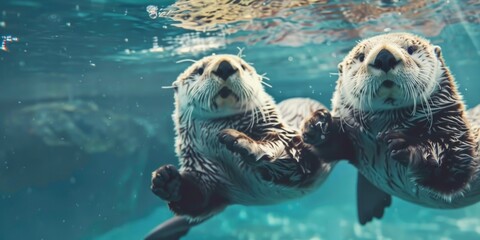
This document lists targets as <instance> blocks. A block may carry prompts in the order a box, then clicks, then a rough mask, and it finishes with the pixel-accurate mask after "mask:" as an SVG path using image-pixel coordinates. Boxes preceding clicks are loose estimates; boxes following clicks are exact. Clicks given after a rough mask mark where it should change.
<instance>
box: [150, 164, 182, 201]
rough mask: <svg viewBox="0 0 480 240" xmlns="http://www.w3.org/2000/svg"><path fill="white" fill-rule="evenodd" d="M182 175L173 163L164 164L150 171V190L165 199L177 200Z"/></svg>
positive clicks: (178, 198) (179, 197)
mask: <svg viewBox="0 0 480 240" xmlns="http://www.w3.org/2000/svg"><path fill="white" fill-rule="evenodd" d="M181 180H182V177H181V175H180V173H179V172H178V170H177V168H175V167H174V166H173V165H164V166H161V167H160V168H158V169H157V170H155V171H154V172H153V173H152V185H151V189H152V192H153V193H154V194H155V195H157V196H158V197H160V198H161V199H163V200H165V201H179V200H180V199H181V196H180V185H181V182H182V181H181Z"/></svg>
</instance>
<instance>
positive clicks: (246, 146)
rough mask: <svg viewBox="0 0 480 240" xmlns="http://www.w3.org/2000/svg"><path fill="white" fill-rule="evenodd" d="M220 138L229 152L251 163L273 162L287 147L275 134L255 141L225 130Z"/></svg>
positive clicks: (241, 134)
mask: <svg viewBox="0 0 480 240" xmlns="http://www.w3.org/2000/svg"><path fill="white" fill-rule="evenodd" d="M218 137H219V141H220V142H221V143H223V144H225V146H226V147H227V149H228V150H230V151H232V152H234V153H238V154H240V156H242V158H243V159H244V160H246V161H247V162H249V163H257V162H259V161H273V160H275V159H277V158H278V157H280V156H281V155H282V154H283V153H284V151H285V147H286V146H285V143H284V142H283V141H282V140H281V139H280V138H279V137H278V136H277V135H276V134H275V133H271V134H268V136H266V137H265V138H264V140H263V141H255V140H253V139H252V138H250V137H249V136H247V135H246V134H244V133H242V132H239V131H237V130H235V129H225V130H223V131H221V132H220V134H219V136H218Z"/></svg>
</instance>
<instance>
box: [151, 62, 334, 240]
mask: <svg viewBox="0 0 480 240" xmlns="http://www.w3.org/2000/svg"><path fill="white" fill-rule="evenodd" d="M262 80H263V79H262V76H260V75H259V74H257V73H256V70H255V69H254V68H253V67H252V66H251V65H250V64H247V63H246V62H245V61H244V60H243V59H242V58H240V57H238V56H235V55H213V56H208V57H205V58H203V59H201V60H199V61H196V62H195V63H194V64H192V65H191V66H190V67H188V68H187V69H186V70H185V71H184V72H183V73H182V74H181V75H180V76H179V77H178V78H177V80H176V81H175V82H174V83H173V88H174V89H175V112H174V114H173V120H174V122H175V130H176V135H177V137H176V152H177V155H178V157H179V159H180V169H179V170H177V168H176V167H174V166H172V165H165V166H161V167H160V168H159V169H157V170H156V171H154V172H153V173H152V186H151V188H152V191H153V192H154V193H155V194H156V195H157V196H158V197H160V198H161V199H163V200H165V201H167V202H168V206H169V207H170V209H171V210H172V211H173V212H174V213H175V214H176V215H177V216H176V217H174V218H173V219H171V220H169V221H168V222H166V223H164V224H163V225H160V226H159V227H158V228H156V229H155V230H154V231H152V233H150V234H149V236H148V237H147V239H178V238H179V237H181V236H183V235H184V234H186V233H187V232H188V229H189V228H190V227H192V226H194V225H196V224H198V223H200V222H202V221H204V220H206V219H208V218H209V217H211V216H213V215H215V214H217V213H219V212H220V211H222V210H223V209H224V208H225V207H226V206H228V205H231V204H242V205H264V204H274V203H278V202H281V201H285V200H288V199H293V198H297V197H300V196H303V195H305V194H307V193H309V192H311V191H313V190H314V189H316V188H317V187H318V186H319V185H320V184H321V183H322V182H323V181H324V180H325V179H326V177H327V176H328V175H329V173H330V171H331V170H332V168H333V166H334V165H335V162H334V161H329V160H328V159H326V158H322V157H320V155H319V154H318V152H317V151H316V150H314V148H312V147H311V146H309V145H306V144H304V143H303V141H302V138H301V135H300V128H301V127H302V125H303V122H302V121H303V120H304V119H305V118H307V117H308V116H310V115H311V114H312V112H313V111H314V110H317V109H324V108H325V107H324V106H323V105H321V104H320V103H318V102H316V101H313V100H309V99H303V98H296V99H289V100H286V101H284V102H282V103H281V104H279V106H277V105H276V104H275V102H274V100H273V98H272V97H271V96H270V95H268V94H267V93H266V91H265V90H264V88H263V86H262ZM279 108H280V109H283V114H280V112H279ZM284 119H285V120H284Z"/></svg>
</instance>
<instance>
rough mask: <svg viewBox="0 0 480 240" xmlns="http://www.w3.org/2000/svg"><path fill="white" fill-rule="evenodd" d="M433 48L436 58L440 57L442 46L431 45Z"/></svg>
mask: <svg viewBox="0 0 480 240" xmlns="http://www.w3.org/2000/svg"><path fill="white" fill-rule="evenodd" d="M433 50H434V51H435V54H437V57H438V58H441V57H442V48H441V47H440V46H437V45H435V46H433Z"/></svg>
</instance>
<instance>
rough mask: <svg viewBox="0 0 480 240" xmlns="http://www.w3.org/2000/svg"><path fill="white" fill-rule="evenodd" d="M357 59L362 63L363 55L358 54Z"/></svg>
mask: <svg viewBox="0 0 480 240" xmlns="http://www.w3.org/2000/svg"><path fill="white" fill-rule="evenodd" d="M357 58H358V60H359V61H360V62H363V60H365V54H363V53H360V54H358V56H357Z"/></svg>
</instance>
